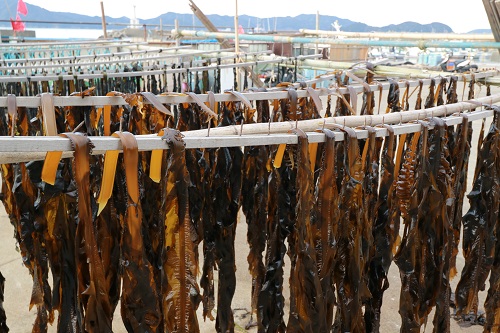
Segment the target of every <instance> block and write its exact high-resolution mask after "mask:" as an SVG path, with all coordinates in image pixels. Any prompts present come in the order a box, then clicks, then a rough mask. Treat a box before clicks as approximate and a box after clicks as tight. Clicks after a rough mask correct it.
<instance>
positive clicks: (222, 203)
mask: <svg viewBox="0 0 500 333" xmlns="http://www.w3.org/2000/svg"><path fill="white" fill-rule="evenodd" d="M222 113H223V114H222V120H221V123H220V126H227V125H229V124H236V121H237V118H238V110H236V105H235V104H234V103H232V102H229V103H225V104H224V105H223V108H222ZM242 160H243V153H242V151H241V149H240V148H226V147H224V148H222V147H221V148H218V149H217V152H216V157H215V164H214V169H213V172H214V175H213V180H212V193H213V196H212V200H213V202H212V205H213V206H214V208H213V210H214V213H215V225H214V234H215V254H216V264H217V267H218V270H219V288H218V295H217V318H216V323H215V326H216V329H217V332H228V331H229V332H232V331H234V317H233V312H232V309H231V303H232V299H233V296H234V291H235V288H236V275H235V270H236V269H235V253H234V238H235V232H236V224H237V217H238V210H239V208H240V202H239V201H240V194H241V175H242V174H241V172H242V171H241V170H242V162H243V161H242Z"/></svg>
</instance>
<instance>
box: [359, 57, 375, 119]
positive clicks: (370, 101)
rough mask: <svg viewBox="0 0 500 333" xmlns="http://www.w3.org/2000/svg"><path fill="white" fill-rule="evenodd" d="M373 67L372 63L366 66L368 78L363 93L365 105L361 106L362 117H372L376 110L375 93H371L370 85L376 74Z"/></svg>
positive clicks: (366, 77)
mask: <svg viewBox="0 0 500 333" xmlns="http://www.w3.org/2000/svg"><path fill="white" fill-rule="evenodd" d="M373 69H374V68H373V65H372V64H371V63H367V64H366V76H365V80H364V82H365V83H366V86H365V89H364V92H363V104H362V105H361V111H360V115H361V116H365V115H372V114H373V109H374V108H375V93H374V92H373V91H371V89H370V87H369V85H370V84H372V83H373V78H374V76H375V73H374V72H373Z"/></svg>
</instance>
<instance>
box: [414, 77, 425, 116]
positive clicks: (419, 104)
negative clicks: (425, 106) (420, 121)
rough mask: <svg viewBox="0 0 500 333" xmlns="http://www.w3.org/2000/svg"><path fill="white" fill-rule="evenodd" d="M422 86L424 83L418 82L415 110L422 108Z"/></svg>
mask: <svg viewBox="0 0 500 333" xmlns="http://www.w3.org/2000/svg"><path fill="white" fill-rule="evenodd" d="M423 86H424V81H422V80H419V81H418V93H417V99H416V101H415V110H420V109H421V108H422V88H423Z"/></svg>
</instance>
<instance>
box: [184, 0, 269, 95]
mask: <svg viewBox="0 0 500 333" xmlns="http://www.w3.org/2000/svg"><path fill="white" fill-rule="evenodd" d="M189 6H190V7H191V10H192V11H193V13H194V15H196V17H197V18H198V20H200V21H201V23H203V25H204V26H205V27H206V28H207V30H208V31H210V32H218V31H219V30H218V29H217V28H216V27H215V25H214V24H213V23H212V22H211V21H210V20H209V19H208V17H207V16H206V15H205V14H203V12H202V11H201V9H200V8H198V6H196V4H195V3H194V1H193V0H189ZM176 30H177V31H180V30H178V29H176ZM216 39H217V41H218V42H219V43H220V44H221V46H222V48H224V49H229V48H231V44H229V42H228V41H227V40H226V39H225V38H217V37H216ZM247 71H248V72H250V73H251V75H252V81H253V83H254V84H255V85H256V86H257V87H259V88H260V87H264V83H262V81H261V80H260V78H259V76H258V75H257V74H256V73H255V72H254V71H253V70H252V68H251V67H248V68H247Z"/></svg>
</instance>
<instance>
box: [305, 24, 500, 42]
mask: <svg viewBox="0 0 500 333" xmlns="http://www.w3.org/2000/svg"><path fill="white" fill-rule="evenodd" d="M299 32H300V33H302V34H304V35H319V36H342V37H349V38H382V39H409V40H445V39H446V40H476V41H491V42H493V41H495V38H494V37H493V35H492V34H455V33H436V32H432V33H424V32H350V31H330V30H319V28H318V27H316V30H311V29H299Z"/></svg>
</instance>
